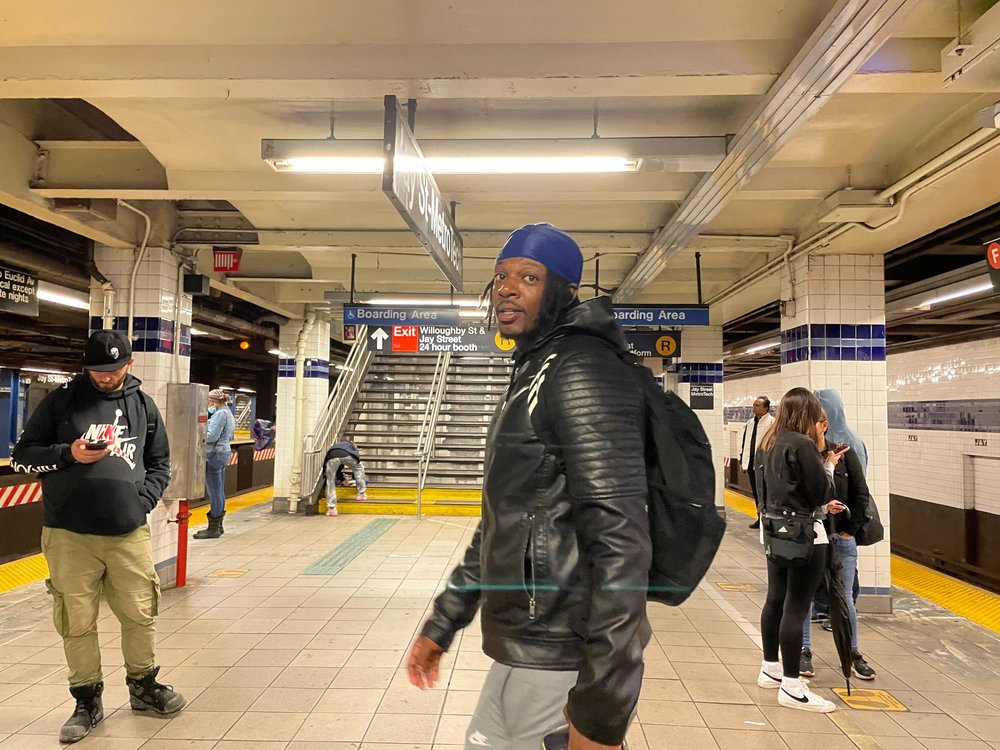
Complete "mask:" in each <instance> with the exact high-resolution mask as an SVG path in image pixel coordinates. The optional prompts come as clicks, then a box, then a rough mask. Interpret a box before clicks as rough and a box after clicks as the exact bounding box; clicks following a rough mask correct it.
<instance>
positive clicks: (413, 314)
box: [344, 305, 459, 326]
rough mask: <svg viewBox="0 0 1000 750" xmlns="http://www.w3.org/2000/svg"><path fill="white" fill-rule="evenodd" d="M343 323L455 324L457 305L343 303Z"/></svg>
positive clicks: (456, 322) (457, 321)
mask: <svg viewBox="0 0 1000 750" xmlns="http://www.w3.org/2000/svg"><path fill="white" fill-rule="evenodd" d="M344 323H353V324H355V325H360V324H364V325H369V326H377V325H405V324H407V323H413V324H415V325H436V326H457V325H458V324H459V314H458V308H457V307H383V306H381V305H344Z"/></svg>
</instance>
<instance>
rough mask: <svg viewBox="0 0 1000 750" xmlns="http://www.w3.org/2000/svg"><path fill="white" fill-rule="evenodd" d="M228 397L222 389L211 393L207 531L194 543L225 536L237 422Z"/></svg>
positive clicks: (206, 447) (207, 468)
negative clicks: (228, 481) (229, 469)
mask: <svg viewBox="0 0 1000 750" xmlns="http://www.w3.org/2000/svg"><path fill="white" fill-rule="evenodd" d="M228 403H229V395H228V394H227V393H226V392H225V391H224V390H222V389H221V388H215V389H214V390H211V391H209V392H208V433H207V434H206V436H205V492H206V493H207V494H208V502H209V509H208V528H207V529H202V530H201V531H199V532H198V533H197V534H195V535H194V538H195V539H218V538H219V537H220V536H222V535H223V534H225V533H226V531H225V529H224V528H222V520H223V519H224V518H225V517H226V467H227V466H229V459H230V457H231V456H232V455H233V449H232V445H231V443H232V440H233V435H235V434H236V418H235V417H234V416H233V412H232V411H231V410H230V409H229V407H228V406H227V404H228Z"/></svg>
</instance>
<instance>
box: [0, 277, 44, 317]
mask: <svg viewBox="0 0 1000 750" xmlns="http://www.w3.org/2000/svg"><path fill="white" fill-rule="evenodd" d="M0 310H3V311H4V312H9V313H14V314H15V315H27V316H29V317H32V318H37V317H38V278H37V277H36V276H32V275H31V274H30V273H25V272H24V271H16V270H14V269H13V268H7V267H5V266H0Z"/></svg>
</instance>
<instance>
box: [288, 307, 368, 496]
mask: <svg viewBox="0 0 1000 750" xmlns="http://www.w3.org/2000/svg"><path fill="white" fill-rule="evenodd" d="M373 357H374V353H373V352H372V350H371V348H370V347H369V345H368V327H367V326H363V325H362V326H358V329H357V339H356V340H355V342H354V346H352V347H351V351H350V353H349V354H348V355H347V360H346V361H345V362H344V365H343V375H341V376H340V377H339V378H338V379H337V382H336V384H335V385H334V387H333V389H332V390H331V391H330V394H329V395H328V396H327V399H326V403H325V404H324V405H323V410H322V411H321V412H320V414H319V417H318V418H317V419H316V424H315V426H314V427H313V430H312V432H310V433H309V434H308V435H306V436H305V438H304V439H303V440H302V476H303V478H311V483H310V482H309V481H303V482H302V500H303V501H305V502H307V503H315V502H316V501H317V500H318V499H319V492H318V490H319V487H320V485H321V482H320V479H321V478H322V474H323V457H324V456H325V455H326V451H327V450H328V449H329V447H330V445H332V444H333V443H334V442H335V438H338V437H340V436H341V435H342V434H343V431H344V427H345V426H346V424H347V419H348V417H349V416H350V413H351V407H352V406H353V405H354V400H355V399H356V398H357V395H358V388H359V387H360V385H361V383H362V382H363V381H364V379H365V376H366V375H367V373H368V367H369V366H370V365H371V361H372V358H373Z"/></svg>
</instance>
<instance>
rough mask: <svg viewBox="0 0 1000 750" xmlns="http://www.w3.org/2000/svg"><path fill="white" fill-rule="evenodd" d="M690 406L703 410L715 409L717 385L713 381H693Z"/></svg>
mask: <svg viewBox="0 0 1000 750" xmlns="http://www.w3.org/2000/svg"><path fill="white" fill-rule="evenodd" d="M690 406H691V408H692V409H699V410H701V411H712V410H713V409H715V385H714V384H713V383H692V384H691V404H690Z"/></svg>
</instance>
